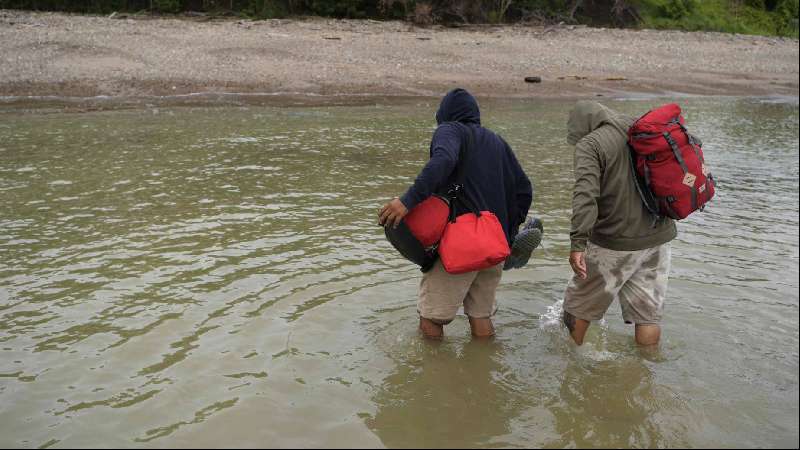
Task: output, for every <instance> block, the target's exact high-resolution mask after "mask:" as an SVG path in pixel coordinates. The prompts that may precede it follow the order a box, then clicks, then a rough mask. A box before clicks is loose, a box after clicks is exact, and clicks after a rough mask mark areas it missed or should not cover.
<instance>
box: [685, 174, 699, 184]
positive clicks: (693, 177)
mask: <svg viewBox="0 0 800 450" xmlns="http://www.w3.org/2000/svg"><path fill="white" fill-rule="evenodd" d="M695 181H697V176H696V175H695V174H693V173H691V172H689V173H687V174H686V176H685V177H683V184H685V185H687V186H689V187H694V182H695Z"/></svg>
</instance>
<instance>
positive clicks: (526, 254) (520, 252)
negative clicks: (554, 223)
mask: <svg viewBox="0 0 800 450" xmlns="http://www.w3.org/2000/svg"><path fill="white" fill-rule="evenodd" d="M542 235H544V225H542V221H541V220H539V219H538V218H534V217H531V218H529V219H528V221H527V222H526V223H525V225H524V226H523V227H522V230H521V231H520V232H519V233H517V236H516V237H515V238H514V243H513V244H512V245H511V255H510V256H509V257H508V258H506V263H505V265H504V266H503V270H510V269H520V268H522V267H525V265H526V264H528V260H529V259H530V258H531V253H533V251H534V250H536V248H537V247H539V244H541V243H542Z"/></svg>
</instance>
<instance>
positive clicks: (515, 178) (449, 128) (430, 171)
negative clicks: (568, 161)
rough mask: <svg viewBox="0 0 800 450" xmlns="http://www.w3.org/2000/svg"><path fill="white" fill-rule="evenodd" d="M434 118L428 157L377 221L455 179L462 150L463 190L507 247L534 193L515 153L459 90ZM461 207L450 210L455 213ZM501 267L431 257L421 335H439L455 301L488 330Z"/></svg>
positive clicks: (386, 221)
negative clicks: (449, 264)
mask: <svg viewBox="0 0 800 450" xmlns="http://www.w3.org/2000/svg"><path fill="white" fill-rule="evenodd" d="M436 121H437V123H438V125H439V126H438V127H437V129H436V132H435V133H434V135H433V139H432V140H431V147H430V157H431V158H430V160H429V161H428V163H427V164H426V165H425V167H424V168H423V169H422V171H421V172H420V174H419V175H418V176H417V179H416V180H415V181H414V184H413V185H412V186H411V187H410V188H409V189H408V190H407V191H406V193H405V194H404V195H403V196H402V197H401V198H399V199H395V200H392V201H391V202H389V203H388V204H386V205H385V206H384V207H383V209H382V210H381V213H380V223H381V224H382V225H384V226H392V225H394V224H396V223H399V221H400V220H402V218H403V217H404V216H405V214H407V213H408V211H409V210H411V209H413V208H414V207H415V206H417V205H418V204H419V203H421V202H422V201H424V200H425V199H427V198H428V197H430V196H431V195H433V194H437V193H443V192H445V191H446V190H447V188H448V187H449V186H451V185H452V184H453V183H454V182H455V181H456V178H457V173H456V172H457V171H456V170H455V169H456V167H457V165H458V163H459V161H460V160H462V158H463V157H464V156H466V158H465V159H464V161H465V162H466V164H465V167H464V171H465V181H464V190H465V191H466V194H467V196H468V197H469V198H470V199H471V200H472V201H473V202H474V203H475V207H477V208H478V209H479V210H484V211H491V212H492V213H494V214H495V216H497V218H498V220H499V221H500V223H501V225H502V226H503V230H504V231H505V234H506V239H507V241H508V243H509V246H510V245H511V244H512V241H513V238H514V235H515V234H516V230H517V228H518V227H519V225H520V224H521V223H522V222H523V221H524V219H525V217H526V216H527V214H528V209H529V208H530V204H531V200H532V198H533V191H532V186H531V183H530V180H529V179H528V177H527V176H526V175H525V173H524V171H523V170H522V168H521V167H520V165H519V162H518V161H517V159H516V157H515V156H514V152H513V151H512V150H511V147H509V146H508V144H507V143H506V142H505V141H503V139H501V138H500V137H499V136H497V135H496V134H495V133H493V132H492V131H490V130H488V129H486V128H483V127H482V126H481V123H480V110H479V108H478V104H477V102H476V101H475V99H474V97H472V95H470V94H469V93H468V92H467V91H465V90H463V89H455V90H453V91H451V92H449V93H448V94H447V95H446V96H445V97H444V99H443V100H442V102H441V105H440V107H439V110H438V112H437V113H436ZM468 133H472V134H473V136H474V145H473V146H472V148H471V149H469V150H468V151H469V152H470V154H469V155H462V154H461V152H462V149H463V148H465V146H463V145H462V144H464V142H466V140H467V139H468ZM465 212H467V211H465V210H460V209H459V208H457V210H456V213H457V214H462V213H465ZM502 266H503V264H499V265H497V266H494V267H491V268H488V269H484V270H482V271H478V272H469V273H465V274H457V275H453V274H449V273H447V272H446V271H445V270H444V268H443V266H442V263H441V261H437V262H436V263H435V264H434V265H433V267H432V268H431V269H430V270H428V271H427V272H426V273H425V275H424V276H423V280H422V283H421V286H420V295H419V302H418V305H417V308H418V311H419V314H420V328H421V329H422V331H423V332H424V333H425V334H426V336H431V337H437V336H440V335H441V334H442V326H443V325H445V324H447V323H449V322H451V321H452V320H453V319H454V318H455V315H456V313H457V312H458V309H459V307H461V306H462V305H463V307H464V312H465V313H466V314H467V316H469V318H470V325H471V327H472V332H473V334H474V335H476V336H485V335H491V334H493V333H494V331H493V327H492V324H491V317H492V316H493V315H494V313H495V310H496V308H497V306H496V300H495V291H496V289H497V285H498V284H499V282H500V278H501V276H502Z"/></svg>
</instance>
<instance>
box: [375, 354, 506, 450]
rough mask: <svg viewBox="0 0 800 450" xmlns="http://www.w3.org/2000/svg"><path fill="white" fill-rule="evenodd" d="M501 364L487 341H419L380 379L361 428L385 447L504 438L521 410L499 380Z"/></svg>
mask: <svg viewBox="0 0 800 450" xmlns="http://www.w3.org/2000/svg"><path fill="white" fill-rule="evenodd" d="M504 360H505V354H504V349H503V346H502V345H501V344H499V343H498V342H496V341H493V340H483V341H482V340H473V341H470V342H466V343H464V344H463V345H452V344H448V343H442V344H432V343H430V342H423V343H422V345H420V346H419V348H418V354H417V355H414V358H413V359H409V360H405V361H397V365H396V371H395V372H394V373H393V374H391V375H389V376H388V377H386V379H385V380H384V382H383V385H382V386H381V390H380V391H379V392H378V394H377V395H376V396H375V397H374V398H373V401H374V402H375V404H376V406H377V408H378V410H377V412H376V413H375V417H374V418H373V419H369V420H367V425H368V426H369V427H370V429H372V430H373V431H374V432H375V433H376V434H377V435H378V437H379V438H380V439H381V441H382V442H383V444H384V445H386V446H387V447H389V448H396V447H401V448H426V447H442V446H445V447H450V448H467V447H474V446H480V445H485V444H486V443H487V442H489V441H490V440H491V438H493V437H498V436H503V435H505V434H508V433H509V431H510V428H509V425H510V422H511V421H512V420H513V419H514V417H516V416H517V415H518V414H519V412H520V410H521V404H520V403H519V402H516V401H514V399H515V396H516V394H515V393H514V392H513V391H511V390H509V383H508V380H503V377H504V376H509V375H507V374H508V373H509V369H508V368H507V367H504V366H503V361H504Z"/></svg>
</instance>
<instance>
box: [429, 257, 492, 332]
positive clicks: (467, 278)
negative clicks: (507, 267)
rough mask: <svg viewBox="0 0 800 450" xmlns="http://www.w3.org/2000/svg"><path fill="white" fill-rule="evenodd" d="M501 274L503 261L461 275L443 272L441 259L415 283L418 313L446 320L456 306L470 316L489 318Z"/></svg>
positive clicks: (433, 318) (455, 311)
mask: <svg viewBox="0 0 800 450" xmlns="http://www.w3.org/2000/svg"><path fill="white" fill-rule="evenodd" d="M502 275H503V264H498V265H496V266H494V267H490V268H488V269H484V270H481V271H479V272H467V273H461V274H457V275H454V274H451V273H447V272H446V271H445V270H444V266H442V261H441V260H438V261H436V264H434V265H433V268H431V270H429V271H428V272H426V273H425V275H423V276H422V282H421V283H420V286H419V302H418V303H417V311H418V312H419V315H420V316H422V317H424V318H426V319H430V320H435V321H439V322H449V321H451V320H453V319H455V317H456V313H458V308H460V307H461V306H462V305H463V306H464V313H465V314H466V315H468V316H469V317H472V318H474V319H485V318H488V317H492V316H493V315H494V313H495V312H496V310H497V300H496V297H495V292H496V291H497V286H498V285H499V284H500V278H501V277H502Z"/></svg>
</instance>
